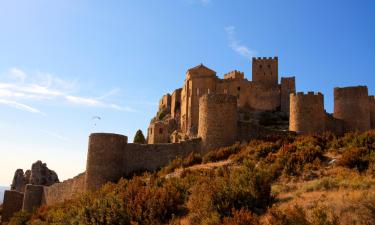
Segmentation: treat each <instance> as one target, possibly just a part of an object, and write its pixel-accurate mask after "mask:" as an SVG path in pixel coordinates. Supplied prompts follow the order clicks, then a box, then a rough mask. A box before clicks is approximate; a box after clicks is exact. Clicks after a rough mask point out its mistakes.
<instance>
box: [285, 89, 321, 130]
mask: <svg viewBox="0 0 375 225" xmlns="http://www.w3.org/2000/svg"><path fill="white" fill-rule="evenodd" d="M289 130H290V131H295V132H298V133H307V134H314V133H321V132H323V131H324V130H325V112H324V100H323V95H322V94H321V93H316V94H315V93H314V92H308V93H307V94H304V93H303V92H299V93H297V94H290V117H289Z"/></svg>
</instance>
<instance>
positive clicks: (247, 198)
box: [187, 164, 273, 223]
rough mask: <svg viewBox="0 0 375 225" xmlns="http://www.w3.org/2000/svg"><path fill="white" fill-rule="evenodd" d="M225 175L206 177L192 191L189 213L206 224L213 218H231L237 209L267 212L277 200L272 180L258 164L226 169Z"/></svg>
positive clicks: (223, 172)
mask: <svg viewBox="0 0 375 225" xmlns="http://www.w3.org/2000/svg"><path fill="white" fill-rule="evenodd" d="M221 173H222V176H213V177H202V178H201V179H200V180H198V182H197V183H196V185H194V186H193V187H192V188H191V191H190V192H191V195H190V197H189V200H188V203H187V205H188V208H189V211H190V212H191V213H192V214H193V215H195V218H196V219H197V218H198V220H199V221H200V223H202V221H203V220H204V219H205V218H207V217H211V216H212V215H216V214H218V215H220V217H231V212H232V210H233V209H235V210H240V209H241V208H243V209H246V210H250V211H259V210H265V209H266V208H267V207H268V206H269V205H270V204H271V203H272V201H273V197H272V196H271V177H270V176H269V175H268V173H267V171H263V170H259V169H256V168H255V166H254V165H251V164H248V165H247V166H246V167H243V168H239V169H232V170H222V171H221Z"/></svg>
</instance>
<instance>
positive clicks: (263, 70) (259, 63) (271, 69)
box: [252, 57, 279, 86]
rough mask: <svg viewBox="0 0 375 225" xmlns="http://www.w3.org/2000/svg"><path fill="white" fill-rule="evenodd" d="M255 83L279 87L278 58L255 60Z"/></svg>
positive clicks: (259, 58)
mask: <svg viewBox="0 0 375 225" xmlns="http://www.w3.org/2000/svg"><path fill="white" fill-rule="evenodd" d="M252 72H253V79H252V80H253V81H254V82H255V83H260V84H263V85H266V86H277V84H278V79H279V78H278V74H279V70H278V58H277V57H273V58H272V57H269V58H266V57H263V58H261V57H258V58H255V57H254V58H253V69H252Z"/></svg>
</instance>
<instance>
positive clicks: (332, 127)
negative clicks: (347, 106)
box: [325, 113, 345, 135]
mask: <svg viewBox="0 0 375 225" xmlns="http://www.w3.org/2000/svg"><path fill="white" fill-rule="evenodd" d="M325 130H326V131H330V132H332V133H335V134H338V135H341V134H344V132H345V122H344V121H342V120H340V119H336V118H334V117H333V115H331V114H328V113H326V116H325Z"/></svg>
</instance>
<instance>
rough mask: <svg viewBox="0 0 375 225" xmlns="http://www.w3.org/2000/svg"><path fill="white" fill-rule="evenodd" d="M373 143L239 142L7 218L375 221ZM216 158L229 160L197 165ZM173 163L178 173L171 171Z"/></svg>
mask: <svg viewBox="0 0 375 225" xmlns="http://www.w3.org/2000/svg"><path fill="white" fill-rule="evenodd" d="M374 149H375V132H374V131H370V132H366V133H363V134H355V133H349V134H346V135H345V136H342V137H337V136H335V135H333V134H329V133H327V134H324V135H321V136H291V137H284V138H275V137H270V138H268V139H267V140H253V141H251V142H249V143H246V144H239V143H237V144H235V145H233V146H230V147H226V148H220V149H217V150H215V151H211V152H208V153H207V154H205V155H203V156H202V155H200V154H197V153H191V154H190V155H188V156H187V157H185V158H176V159H175V160H173V161H172V162H171V163H170V164H168V165H167V166H165V167H164V168H162V169H161V170H160V171H158V172H156V173H152V174H150V173H145V174H143V175H141V176H136V177H133V178H131V179H122V180H120V181H119V182H118V183H117V184H111V183H109V184H107V185H105V186H103V187H102V188H101V189H100V190H97V191H95V192H90V193H85V194H83V195H81V196H77V197H76V198H74V199H72V200H70V201H67V202H64V203H60V204H56V205H53V206H43V207H41V208H40V209H39V210H38V211H36V212H35V213H34V214H33V215H31V217H30V215H27V214H24V213H19V214H17V215H16V216H15V217H14V218H13V219H12V221H11V222H10V224H29V225H44V224H56V225H57V224H77V225H78V224H79V225H81V224H90V225H96V224H131V225H135V224H138V225H142V224H151V225H153V224H155V225H156V224H176V225H177V224H190V225H198V224H206V225H209V224H226V225H242V224H250V225H251V224H254V225H258V224H280V225H281V224H282V225H286V224H307V225H318V224H325V225H336V224H340V225H346V224H375V220H374V219H373V218H375V192H374V190H375V153H374V152H375V150H374ZM218 161H221V162H230V163H226V164H223V165H222V166H215V167H212V168H208V169H207V168H203V167H201V166H199V165H200V164H204V163H210V164H215V163H216V162H218ZM194 165H196V166H194ZM192 166H193V167H192ZM202 168H203V169H202ZM176 169H179V170H180V171H183V172H182V173H180V175H178V176H177V175H173V176H170V175H171V174H172V173H173V172H174V171H176ZM344 192H345V193H346V194H345V195H344V194H343V193H344ZM319 193H323V194H321V195H319V196H320V197H317V196H318V194H319ZM328 194H329V195H328ZM308 199H310V200H308ZM328 199H330V200H328ZM307 201H309V202H310V203H309V204H307V203H305V202H307ZM335 201H337V203H332V204H330V202H335ZM348 215H349V216H348ZM182 221H184V222H182Z"/></svg>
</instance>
